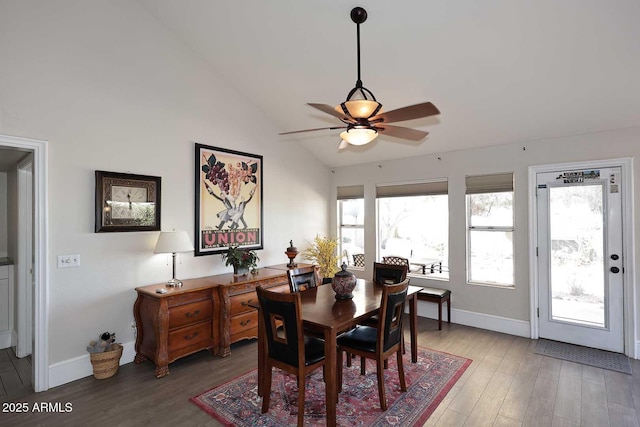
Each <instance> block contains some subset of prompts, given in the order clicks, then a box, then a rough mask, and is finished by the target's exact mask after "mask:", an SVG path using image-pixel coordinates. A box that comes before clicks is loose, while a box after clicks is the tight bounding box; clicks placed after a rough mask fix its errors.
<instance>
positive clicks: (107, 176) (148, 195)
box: [95, 171, 162, 233]
mask: <svg viewBox="0 0 640 427" xmlns="http://www.w3.org/2000/svg"><path fill="white" fill-rule="evenodd" d="M161 180H162V178H160V177H159V176H147V175H134V174H130V173H118V172H105V171H96V201H95V203H96V207H95V209H96V223H95V232H96V233H104V232H111V231H158V230H160V183H161Z"/></svg>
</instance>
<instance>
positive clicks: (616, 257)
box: [611, 254, 620, 261]
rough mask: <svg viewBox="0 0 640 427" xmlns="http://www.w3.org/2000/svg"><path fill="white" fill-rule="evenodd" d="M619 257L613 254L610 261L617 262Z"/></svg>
mask: <svg viewBox="0 0 640 427" xmlns="http://www.w3.org/2000/svg"><path fill="white" fill-rule="evenodd" d="M619 258H620V257H619V256H618V254H613V255H611V259H612V260H614V261H617V260H618V259H619Z"/></svg>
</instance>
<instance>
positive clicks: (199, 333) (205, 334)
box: [169, 322, 211, 351]
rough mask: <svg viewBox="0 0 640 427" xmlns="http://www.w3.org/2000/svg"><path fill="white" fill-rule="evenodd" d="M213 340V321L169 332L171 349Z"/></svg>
mask: <svg viewBox="0 0 640 427" xmlns="http://www.w3.org/2000/svg"><path fill="white" fill-rule="evenodd" d="M210 340H211V322H203V323H199V324H197V325H193V326H187V327H186V328H180V329H176V330H175V331H171V332H169V349H171V351H173V350H178V349H180V348H184V347H188V346H191V345H194V344H198V343H199V342H202V341H210Z"/></svg>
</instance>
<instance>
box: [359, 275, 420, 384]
mask: <svg viewBox="0 0 640 427" xmlns="http://www.w3.org/2000/svg"><path fill="white" fill-rule="evenodd" d="M408 271H409V266H408V265H407V264H402V265H400V264H384V263H381V262H374V263H373V281H374V282H375V284H376V285H390V284H391V285H392V284H396V283H400V282H402V281H404V280H406V278H407V273H408ZM358 324H360V325H366V326H374V327H377V326H378V316H377V315H373V316H371V317H367V318H366V319H363V320H362V321H360V322H358ZM402 352H403V353H404V352H405V347H404V336H403V337H402ZM347 366H351V360H350V357H349V355H348V356H347ZM385 368H386V362H385ZM360 370H361V373H362V375H364V374H365V364H364V361H363V362H362V364H361V367H360Z"/></svg>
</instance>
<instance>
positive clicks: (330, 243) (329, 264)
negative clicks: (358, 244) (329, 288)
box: [302, 235, 339, 282]
mask: <svg viewBox="0 0 640 427" xmlns="http://www.w3.org/2000/svg"><path fill="white" fill-rule="evenodd" d="M337 249H338V239H331V238H329V237H320V236H318V235H316V238H315V239H313V243H312V244H311V246H309V247H308V248H307V249H305V250H304V251H303V252H302V256H303V257H304V258H305V259H308V260H309V261H312V262H313V263H314V264H316V265H318V267H319V270H320V276H322V278H323V282H324V281H325V280H327V281H331V279H332V278H333V275H334V274H336V272H337V271H338V270H339V268H338V254H337V252H338V250H337Z"/></svg>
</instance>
